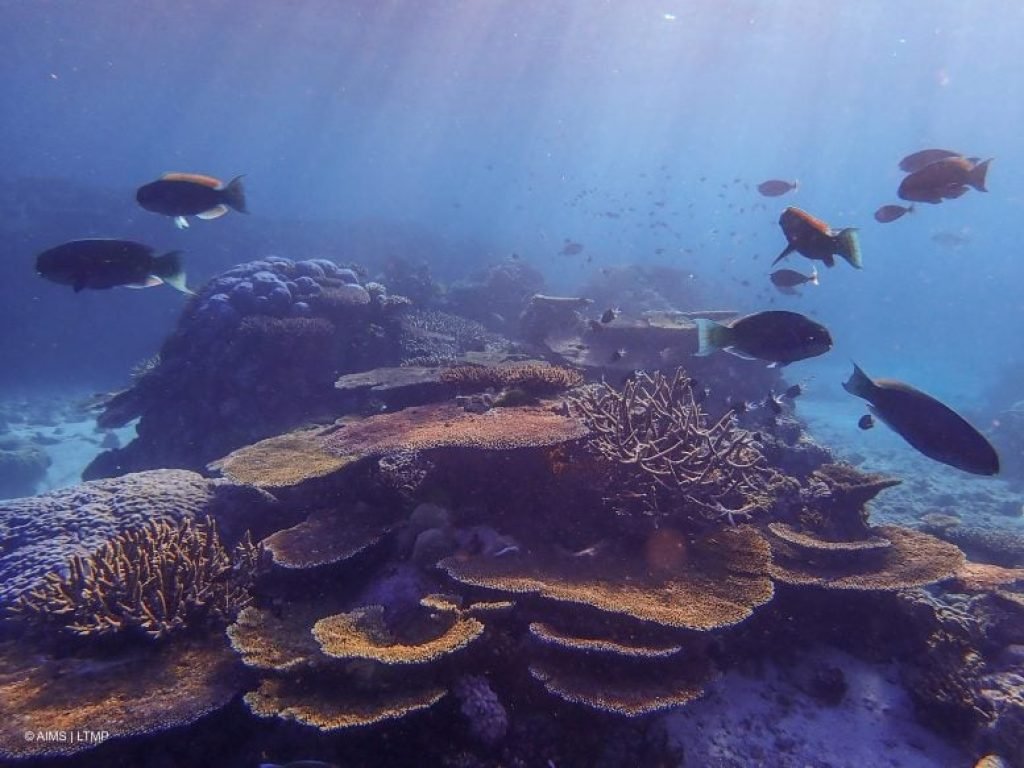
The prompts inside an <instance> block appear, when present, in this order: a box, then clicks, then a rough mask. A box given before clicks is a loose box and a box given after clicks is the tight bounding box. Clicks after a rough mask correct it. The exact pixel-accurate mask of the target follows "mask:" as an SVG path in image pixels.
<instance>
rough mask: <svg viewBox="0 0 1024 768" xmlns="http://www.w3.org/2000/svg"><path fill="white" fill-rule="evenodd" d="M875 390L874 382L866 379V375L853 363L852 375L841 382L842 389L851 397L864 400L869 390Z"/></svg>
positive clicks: (869, 392)
mask: <svg viewBox="0 0 1024 768" xmlns="http://www.w3.org/2000/svg"><path fill="white" fill-rule="evenodd" d="M874 388H875V382H873V381H872V380H871V379H869V378H868V375H867V374H866V373H864V371H862V370H861V369H860V367H859V366H858V365H857V364H856V363H854V364H853V373H851V374H850V378H849V379H847V380H846V381H844V382H843V389H845V390H846V391H847V392H849V393H850V394H851V395H856V396H857V397H862V398H864V399H865V400H867V399H868V396H869V395H870V394H871V390H872V389H874Z"/></svg>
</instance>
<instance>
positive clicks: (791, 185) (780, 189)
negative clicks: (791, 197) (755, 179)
mask: <svg viewBox="0 0 1024 768" xmlns="http://www.w3.org/2000/svg"><path fill="white" fill-rule="evenodd" d="M799 186H800V183H799V182H796V181H783V180H781V179H769V180H768V181H762V182H761V183H760V184H758V185H757V191H758V192H760V193H761V194H762V195H764V196H765V197H779V196H781V195H784V194H786V193H787V192H792V191H793V190H795V189H797V188H799Z"/></svg>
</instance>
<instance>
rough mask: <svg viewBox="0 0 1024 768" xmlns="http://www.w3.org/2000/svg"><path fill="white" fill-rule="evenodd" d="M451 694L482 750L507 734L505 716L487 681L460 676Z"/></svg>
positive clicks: (506, 717)
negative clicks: (458, 704)
mask: <svg viewBox="0 0 1024 768" xmlns="http://www.w3.org/2000/svg"><path fill="white" fill-rule="evenodd" d="M452 690H453V692H454V693H455V696H456V697H457V698H458V700H459V703H460V705H461V706H460V711H461V712H462V714H463V715H464V716H465V717H466V720H467V721H468V722H469V732H470V734H471V735H472V736H473V738H474V739H476V740H477V741H479V742H480V743H481V744H484V745H485V746H488V747H494V746H497V744H499V743H500V742H501V740H502V739H504V738H505V734H506V733H507V732H508V712H507V711H506V710H505V707H504V706H503V705H502V703H501V702H500V701H499V700H498V696H497V694H495V693H494V691H493V690H492V689H491V685H490V683H488V682H487V678H485V677H483V676H481V675H463V676H462V677H460V678H459V679H458V680H457V681H456V683H455V685H454V687H453V689H452Z"/></svg>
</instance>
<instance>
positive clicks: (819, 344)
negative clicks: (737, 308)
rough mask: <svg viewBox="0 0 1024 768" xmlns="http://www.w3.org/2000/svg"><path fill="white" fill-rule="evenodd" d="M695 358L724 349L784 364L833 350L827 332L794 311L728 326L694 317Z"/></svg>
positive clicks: (752, 317) (761, 314)
mask: <svg viewBox="0 0 1024 768" xmlns="http://www.w3.org/2000/svg"><path fill="white" fill-rule="evenodd" d="M694 322H695V323H696V324H697V333H698V340H699V342H698V343H699V348H698V350H697V354H698V355H702V356H703V355H710V354H711V353H712V352H714V351H715V350H716V349H724V350H726V351H727V352H731V353H732V354H734V355H737V356H739V357H747V358H756V359H758V360H766V361H768V362H770V363H774V364H779V365H787V364H788V363H792V362H795V361H796V360H805V359H807V358H809V357H817V356H818V355H823V354H825V353H826V352H828V351H829V350H830V349H831V348H832V335H831V334H830V333H829V332H828V329H827V328H826V327H825V326H823V325H819V324H818V323H816V322H814V321H813V320H811V319H810V318H808V317H805V316H804V315H801V314H799V313H797V312H786V311H783V310H769V311H767V312H756V313H754V314H752V315H746V316H745V317H741V318H738V319H736V320H733V321H732V322H730V323H729V324H728V325H722V324H720V323H716V322H715V321H714V320H708V319H706V318H697V319H695V320H694Z"/></svg>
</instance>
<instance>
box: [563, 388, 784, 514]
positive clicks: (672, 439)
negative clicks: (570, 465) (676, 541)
mask: <svg viewBox="0 0 1024 768" xmlns="http://www.w3.org/2000/svg"><path fill="white" fill-rule="evenodd" d="M569 405H570V410H571V412H572V413H574V414H575V415H577V416H579V417H581V418H582V419H583V421H584V423H585V424H586V425H587V427H588V428H589V429H590V430H591V431H592V432H593V433H594V436H593V438H592V440H591V445H592V446H593V448H594V449H595V450H596V451H597V452H598V453H599V454H600V455H601V456H603V457H604V458H605V459H607V460H609V461H611V462H614V463H615V464H619V465H624V466H627V467H632V468H636V469H638V470H640V472H639V473H636V474H633V475H631V476H630V482H629V485H630V486H631V490H630V494H631V495H632V496H633V497H640V498H642V499H643V503H644V504H645V506H647V507H653V508H654V509H657V508H659V507H662V506H664V504H665V500H664V499H663V500H662V501H661V502H659V501H658V496H659V495H661V496H664V495H666V494H667V496H668V500H669V501H670V502H674V503H673V506H685V507H687V508H688V509H691V510H697V511H698V512H699V514H700V516H701V517H703V518H704V519H707V520H711V521H719V520H722V519H728V520H729V522H734V518H736V517H741V518H742V517H749V516H750V515H752V514H753V513H755V512H763V511H765V510H766V509H767V508H768V507H769V506H770V505H771V503H772V498H773V493H772V485H773V481H774V480H775V473H774V472H773V471H772V470H771V469H770V468H769V467H768V464H767V462H766V461H765V458H764V455H763V454H762V452H761V449H760V446H759V445H758V443H757V441H756V440H755V438H754V435H753V434H752V433H750V432H748V431H746V430H744V429H740V428H738V427H737V426H736V425H735V414H734V413H733V412H732V411H729V412H727V413H726V414H725V415H723V416H722V417H721V418H720V419H718V421H716V422H714V423H713V424H712V423H709V422H710V419H709V418H708V416H707V414H706V413H705V412H704V410H703V408H701V405H700V403H699V402H698V401H697V397H696V395H695V391H694V387H693V381H692V380H691V379H690V378H689V377H688V376H687V375H686V373H685V372H684V371H683V370H682V369H681V368H679V369H677V370H676V372H675V374H674V375H673V376H672V377H668V376H665V375H664V374H662V373H661V372H659V371H655V372H654V373H653V374H649V373H646V372H643V371H638V372H637V374H636V375H635V376H634V377H633V378H632V379H631V380H630V381H628V382H626V384H625V386H624V387H623V389H622V391H621V392H619V391H617V390H616V389H614V388H612V387H611V386H609V385H608V384H606V383H602V384H599V385H595V386H593V387H588V388H585V389H583V390H582V391H580V392H579V393H575V394H572V395H570V396H569ZM644 483H647V488H643V487H633V486H643V484H644ZM679 502H682V504H679ZM649 511H653V510H649Z"/></svg>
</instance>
